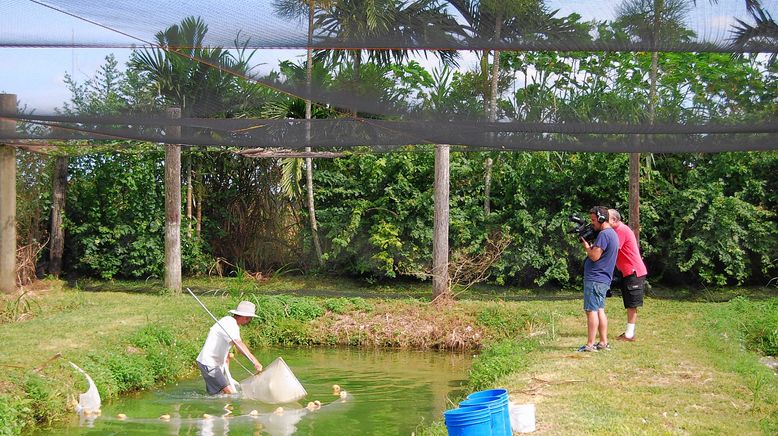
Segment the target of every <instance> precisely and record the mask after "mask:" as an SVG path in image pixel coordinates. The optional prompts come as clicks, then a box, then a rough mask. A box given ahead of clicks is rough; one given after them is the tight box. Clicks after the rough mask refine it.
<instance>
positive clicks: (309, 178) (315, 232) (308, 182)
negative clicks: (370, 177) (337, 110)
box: [305, 0, 356, 266]
mask: <svg viewBox="0 0 778 436" xmlns="http://www.w3.org/2000/svg"><path fill="white" fill-rule="evenodd" d="M313 8H314V0H310V1H309V3H308V50H307V52H308V53H307V54H308V58H307V60H308V63H307V64H306V67H305V87H306V89H307V91H308V96H309V97H310V95H311V82H312V81H313V12H314V10H313ZM311 115H312V114H311V100H310V98H308V99H306V100H305V119H306V120H307V121H306V123H305V141H306V143H308V144H310V142H311V121H310V120H311ZM355 115H356V114H355ZM310 151H311V147H305V152H306V153H310ZM305 191H306V193H307V194H308V195H307V198H308V216H309V217H310V220H311V239H313V248H314V250H315V251H316V261H317V262H318V263H319V266H322V265H323V264H324V263H323V262H322V253H321V243H320V242H319V225H318V224H317V223H316V206H315V205H314V202H313V159H311V158H310V157H306V158H305Z"/></svg>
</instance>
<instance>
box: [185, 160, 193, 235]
mask: <svg viewBox="0 0 778 436" xmlns="http://www.w3.org/2000/svg"><path fill="white" fill-rule="evenodd" d="M186 167H187V169H186V237H187V238H189V239H192V200H193V198H192V191H193V187H192V155H191V154H190V155H189V158H188V159H187V165H186Z"/></svg>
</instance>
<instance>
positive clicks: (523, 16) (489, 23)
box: [447, 0, 576, 214]
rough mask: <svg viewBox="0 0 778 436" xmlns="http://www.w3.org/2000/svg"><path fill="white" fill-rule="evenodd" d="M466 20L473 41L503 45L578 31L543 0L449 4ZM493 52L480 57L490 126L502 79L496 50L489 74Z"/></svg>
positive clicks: (487, 179) (452, 0)
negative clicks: (557, 16) (503, 42)
mask: <svg viewBox="0 0 778 436" xmlns="http://www.w3.org/2000/svg"><path fill="white" fill-rule="evenodd" d="M447 1H448V3H449V4H451V6H453V7H454V8H455V9H456V10H457V11H458V12H459V13H460V14H461V15H462V17H463V18H464V19H465V21H466V22H467V24H468V26H469V29H470V30H471V31H472V32H473V34H472V35H470V37H471V38H473V39H474V40H476V41H478V40H485V41H492V43H495V44H499V43H500V42H502V41H508V40H511V39H514V40H532V39H541V38H542V39H544V40H547V41H553V40H554V39H556V38H560V37H563V38H567V37H571V36H573V35H574V34H575V31H576V29H575V28H574V27H571V26H569V25H568V24H567V23H566V22H565V21H564V20H560V19H558V18H555V17H554V15H556V12H557V11H549V10H548V9H547V8H546V6H545V2H544V1H543V0H447ZM489 54H490V50H489V49H486V50H484V51H483V53H482V55H481V62H480V66H481V77H482V80H483V95H484V111H485V112H486V115H487V119H488V120H489V121H490V122H494V121H496V120H497V94H498V89H497V85H498V82H499V76H500V51H499V50H496V49H495V50H494V54H493V56H492V66H491V67H492V68H491V71H490V70H489ZM492 165H493V160H492V158H491V157H488V158H487V159H486V163H485V165H484V167H485V168H484V213H486V214H489V213H490V211H491V207H490V199H489V197H490V195H491V193H490V192H491V174H492Z"/></svg>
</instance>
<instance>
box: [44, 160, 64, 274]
mask: <svg viewBox="0 0 778 436" xmlns="http://www.w3.org/2000/svg"><path fill="white" fill-rule="evenodd" d="M68 160H69V159H68V157H67V156H57V160H56V161H55V162H54V176H53V177H52V178H53V183H52V187H51V249H50V250H49V274H51V275H53V276H54V277H59V275H60V273H61V272H62V253H63V251H64V249H65V229H64V228H63V227H62V217H63V216H64V214H65V193H66V192H67V184H68Z"/></svg>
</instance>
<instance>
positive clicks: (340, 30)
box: [315, 0, 463, 116]
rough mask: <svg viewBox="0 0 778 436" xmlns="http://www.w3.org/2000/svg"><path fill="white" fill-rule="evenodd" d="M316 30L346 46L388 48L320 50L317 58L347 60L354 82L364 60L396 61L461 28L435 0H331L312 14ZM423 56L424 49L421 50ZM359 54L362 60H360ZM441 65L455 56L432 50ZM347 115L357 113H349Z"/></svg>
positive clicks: (452, 62) (325, 38) (442, 40)
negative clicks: (386, 47)
mask: <svg viewBox="0 0 778 436" xmlns="http://www.w3.org/2000/svg"><path fill="white" fill-rule="evenodd" d="M315 24H316V28H317V29H319V31H320V34H321V35H322V37H321V38H322V40H323V41H329V42H331V43H332V44H335V45H337V44H345V45H348V46H349V47H371V46H375V45H376V43H377V42H380V43H381V44H382V45H386V46H391V47H396V48H391V49H377V48H371V49H366V50H363V49H361V48H356V49H346V50H320V51H318V52H317V53H316V57H317V59H329V60H330V61H331V63H332V64H338V63H339V62H341V61H342V60H344V59H349V60H350V61H351V65H352V68H353V76H352V79H351V80H352V81H353V82H354V83H355V84H358V83H360V72H361V64H362V62H363V60H365V59H367V60H370V61H372V62H374V63H376V64H378V65H386V64H388V63H390V62H392V61H394V62H402V61H404V60H406V59H408V57H409V56H410V54H411V53H415V52H417V51H419V50H415V49H409V48H407V47H415V46H421V45H425V44H429V43H430V41H435V42H438V43H440V44H446V41H449V42H450V41H451V38H452V37H453V36H454V35H460V36H461V35H463V33H462V28H461V26H460V25H459V24H458V23H457V22H456V20H455V19H454V18H453V17H452V16H451V15H449V14H448V13H447V12H446V10H445V7H444V6H443V5H441V4H439V3H438V0H415V1H410V2H406V1H400V0H334V1H332V2H331V3H330V4H329V6H327V7H324V8H322V9H321V10H320V11H318V12H317V13H316V23H315ZM424 53H425V55H426V51H425V52H424ZM365 54H366V55H367V57H366V58H365ZM433 54H434V55H435V56H436V57H438V58H439V59H440V60H441V61H442V62H443V63H444V64H447V65H456V59H457V57H458V54H457V53H456V52H454V51H451V50H434V51H433ZM352 115H353V116H356V115H357V111H356V110H354V111H353V112H352Z"/></svg>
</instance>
